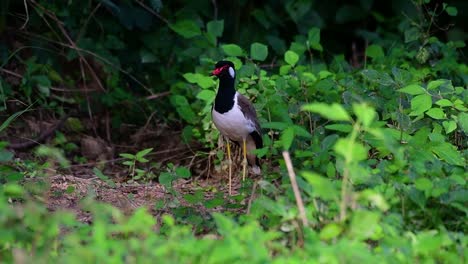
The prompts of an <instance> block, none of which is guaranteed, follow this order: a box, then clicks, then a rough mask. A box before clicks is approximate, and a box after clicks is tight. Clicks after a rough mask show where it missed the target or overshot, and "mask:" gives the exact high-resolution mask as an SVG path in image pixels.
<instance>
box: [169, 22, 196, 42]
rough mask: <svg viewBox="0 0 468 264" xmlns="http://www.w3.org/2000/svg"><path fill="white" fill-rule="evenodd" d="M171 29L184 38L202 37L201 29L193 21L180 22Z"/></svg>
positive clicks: (170, 25)
mask: <svg viewBox="0 0 468 264" xmlns="http://www.w3.org/2000/svg"><path fill="white" fill-rule="evenodd" d="M169 27H170V28H171V29H172V30H174V31H175V32H176V33H177V34H179V35H181V36H182V37H184V38H193V37H196V36H199V35H201V30H200V27H199V26H198V25H197V24H196V23H195V21H193V20H179V21H177V22H176V23H175V24H169Z"/></svg>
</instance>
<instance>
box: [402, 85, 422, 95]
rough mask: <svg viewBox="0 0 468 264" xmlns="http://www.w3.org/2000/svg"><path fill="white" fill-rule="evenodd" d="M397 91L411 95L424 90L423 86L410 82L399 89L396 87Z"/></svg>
mask: <svg viewBox="0 0 468 264" xmlns="http://www.w3.org/2000/svg"><path fill="white" fill-rule="evenodd" d="M397 91H399V92H402V93H406V94H411V95H418V94H423V93H425V92H426V91H425V90H424V88H422V87H421V86H420V85H417V84H410V85H408V86H405V87H403V88H401V89H398V90H397Z"/></svg>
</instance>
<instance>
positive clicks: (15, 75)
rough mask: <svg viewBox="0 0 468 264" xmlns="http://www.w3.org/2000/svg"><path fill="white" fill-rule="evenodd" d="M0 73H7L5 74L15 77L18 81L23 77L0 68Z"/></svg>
mask: <svg viewBox="0 0 468 264" xmlns="http://www.w3.org/2000/svg"><path fill="white" fill-rule="evenodd" d="M0 71H2V72H4V73H7V74H10V75H12V76H15V77H17V78H20V79H22V78H23V76H21V75H19V74H18V73H16V72H14V71H10V70H7V69H3V68H0Z"/></svg>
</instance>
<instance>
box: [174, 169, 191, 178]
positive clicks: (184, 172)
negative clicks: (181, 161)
mask: <svg viewBox="0 0 468 264" xmlns="http://www.w3.org/2000/svg"><path fill="white" fill-rule="evenodd" d="M175 173H176V175H177V176H178V177H181V178H184V179H188V178H190V176H192V173H190V170H189V169H188V168H186V167H177V168H176V169H175Z"/></svg>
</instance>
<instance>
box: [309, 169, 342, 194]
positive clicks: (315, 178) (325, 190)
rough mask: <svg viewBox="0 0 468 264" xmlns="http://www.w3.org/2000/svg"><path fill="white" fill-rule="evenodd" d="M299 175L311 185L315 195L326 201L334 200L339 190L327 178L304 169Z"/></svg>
mask: <svg viewBox="0 0 468 264" xmlns="http://www.w3.org/2000/svg"><path fill="white" fill-rule="evenodd" d="M301 175H302V177H304V179H306V181H307V182H308V183H309V184H310V185H312V187H313V190H312V191H313V193H314V194H316V196H317V197H320V198H321V199H323V200H327V201H328V200H336V199H337V198H338V194H339V190H337V189H336V188H335V186H334V185H333V183H332V182H331V181H330V180H329V179H327V178H325V177H322V176H320V175H319V174H317V173H314V172H307V171H305V172H302V173H301Z"/></svg>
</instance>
